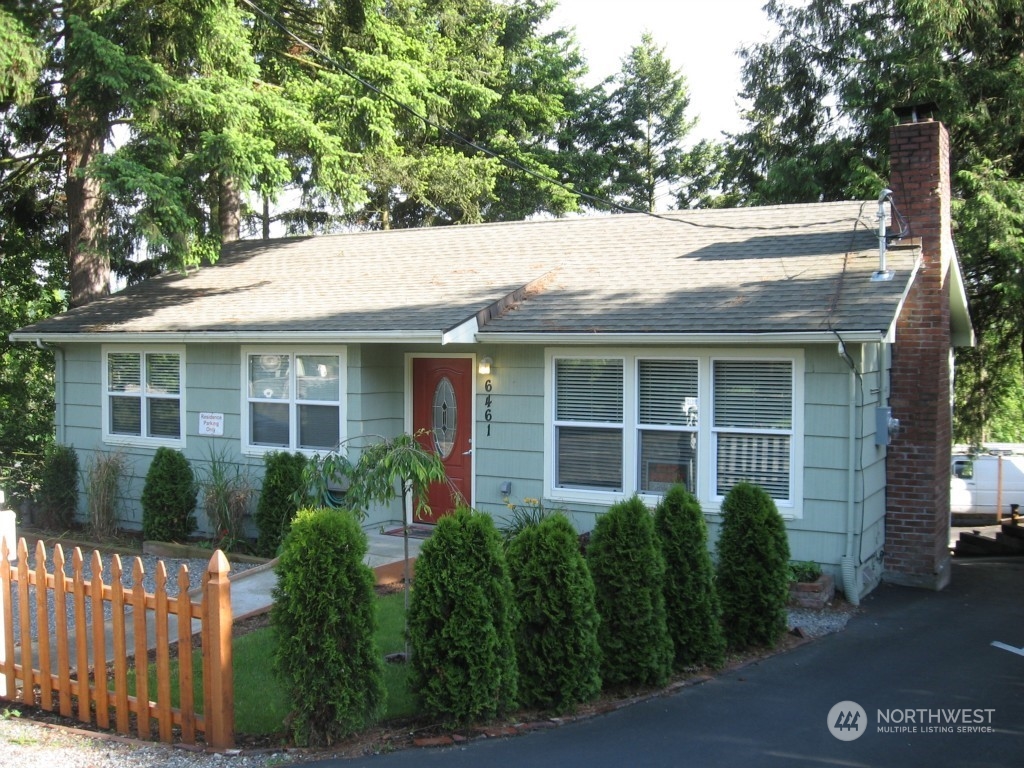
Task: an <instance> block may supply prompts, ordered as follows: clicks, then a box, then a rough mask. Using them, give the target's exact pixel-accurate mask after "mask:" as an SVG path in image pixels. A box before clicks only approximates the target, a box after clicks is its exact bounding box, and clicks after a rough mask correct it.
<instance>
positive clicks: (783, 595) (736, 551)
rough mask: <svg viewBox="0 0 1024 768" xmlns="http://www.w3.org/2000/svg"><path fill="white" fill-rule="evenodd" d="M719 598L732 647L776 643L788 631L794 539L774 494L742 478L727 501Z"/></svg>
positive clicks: (721, 540) (720, 541) (720, 552)
mask: <svg viewBox="0 0 1024 768" xmlns="http://www.w3.org/2000/svg"><path fill="white" fill-rule="evenodd" d="M717 547H718V549H717V551H718V584H717V586H718V597H719V600H720V601H721V603H722V626H723V628H724V630H725V639H726V642H727V643H728V645H729V647H730V648H732V649H734V650H743V649H745V648H749V647H751V646H768V647H771V646H773V645H775V643H776V642H777V641H778V639H779V638H780V637H781V636H782V634H783V633H784V632H785V631H786V603H787V601H788V600H789V575H790V570H789V540H788V538H787V537H786V526H785V524H784V523H783V521H782V516H781V515H779V511H778V509H777V508H776V507H775V502H774V501H772V498H771V496H769V495H768V493H767V492H766V491H765V490H764V489H762V488H759V487H758V486H756V485H751V484H750V483H739V484H737V485H735V486H733V488H732V490H730V491H729V493H728V494H727V495H726V497H725V499H724V500H723V501H722V528H721V531H720V533H719V536H718V545H717Z"/></svg>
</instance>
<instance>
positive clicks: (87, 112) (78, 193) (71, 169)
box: [64, 8, 110, 307]
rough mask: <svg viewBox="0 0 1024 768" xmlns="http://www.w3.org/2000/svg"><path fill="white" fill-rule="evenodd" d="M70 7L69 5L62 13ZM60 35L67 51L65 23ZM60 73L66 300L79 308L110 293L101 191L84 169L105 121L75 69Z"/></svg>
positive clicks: (98, 150)
mask: <svg viewBox="0 0 1024 768" xmlns="http://www.w3.org/2000/svg"><path fill="white" fill-rule="evenodd" d="M74 10H75V9H74V8H69V9H68V11H67V12H68V13H71V12H73V11H74ZM65 35H66V37H65V41H64V42H65V45H66V46H67V49H68V50H69V51H71V50H72V48H73V46H74V42H75V41H74V39H73V36H72V33H71V29H70V28H68V29H66V31H65ZM69 58H72V57H70V56H69ZM72 60H73V59H72ZM64 77H65V84H64V87H65V94H66V96H65V102H66V103H65V108H66V110H67V112H66V117H65V119H66V123H65V137H66V142H67V150H66V153H65V169H66V177H65V182H64V191H65V196H66V199H67V207H68V235H67V248H66V250H67V257H68V269H69V274H70V283H71V286H70V287H71V296H70V305H71V306H72V307H80V306H82V305H83V304H88V303H89V302H90V301H93V300H95V299H98V298H100V297H102V296H106V295H107V294H108V293H110V255H109V254H108V253H106V252H104V250H103V248H102V243H101V242H100V238H101V235H102V231H101V230H102V227H101V222H100V208H101V206H102V197H101V195H102V190H101V188H100V182H99V180H97V179H94V178H89V177H88V176H86V174H85V172H86V169H87V168H88V166H89V164H90V163H91V162H92V160H93V158H94V157H96V156H98V155H100V154H102V152H103V142H104V141H105V139H106V137H107V129H108V123H107V119H106V117H105V116H104V115H102V114H100V113H99V110H97V109H96V108H95V106H94V105H93V104H91V103H89V101H88V98H89V95H88V94H80V93H79V92H78V88H76V81H77V80H78V79H79V77H78V73H77V72H74V71H67V72H65V74H64Z"/></svg>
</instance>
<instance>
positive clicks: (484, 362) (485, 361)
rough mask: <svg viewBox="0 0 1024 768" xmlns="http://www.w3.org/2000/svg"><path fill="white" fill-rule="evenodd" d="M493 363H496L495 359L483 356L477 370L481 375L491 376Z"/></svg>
mask: <svg viewBox="0 0 1024 768" xmlns="http://www.w3.org/2000/svg"><path fill="white" fill-rule="evenodd" d="M492 365H494V361H493V360H492V359H491V358H490V357H481V358H480V362H478V363H477V366H476V372H477V373H479V374H480V375H481V376H489V375H490V373H491V366H492Z"/></svg>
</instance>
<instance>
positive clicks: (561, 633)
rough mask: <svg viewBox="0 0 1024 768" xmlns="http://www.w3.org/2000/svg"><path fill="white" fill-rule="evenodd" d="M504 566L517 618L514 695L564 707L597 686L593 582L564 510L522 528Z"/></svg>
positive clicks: (524, 701)
mask: <svg viewBox="0 0 1024 768" xmlns="http://www.w3.org/2000/svg"><path fill="white" fill-rule="evenodd" d="M507 557H508V569H509V574H510V576H511V577H512V589H513V594H514V598H515V604H516V608H517V609H518V612H519V622H518V624H517V625H516V633H515V643H516V658H517V660H518V663H519V700H520V703H522V704H524V705H526V706H529V707H538V708H541V709H547V710H554V711H556V712H564V711H569V710H571V709H572V708H573V707H574V706H575V705H577V704H580V703H582V702H585V701H589V700H590V699H593V698H594V697H595V696H597V694H598V693H600V691H601V666H600V660H601V652H600V647H599V646H598V644H597V627H598V621H599V619H598V616H597V609H596V607H595V604H594V582H593V580H592V579H591V578H590V569H589V568H587V563H586V561H585V560H584V559H583V555H582V554H581V553H580V550H579V543H578V539H577V535H576V530H575V529H574V528H573V527H572V523H570V522H569V520H568V518H566V517H565V516H564V515H553V516H551V517H548V518H546V519H544V520H542V521H541V522H539V523H537V524H535V525H533V526H530V527H527V528H524V529H522V530H521V531H520V532H519V533H518V534H517V535H516V536H515V537H514V538H513V539H512V540H511V542H510V543H509V546H508V555H507Z"/></svg>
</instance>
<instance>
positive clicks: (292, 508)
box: [256, 451, 306, 557]
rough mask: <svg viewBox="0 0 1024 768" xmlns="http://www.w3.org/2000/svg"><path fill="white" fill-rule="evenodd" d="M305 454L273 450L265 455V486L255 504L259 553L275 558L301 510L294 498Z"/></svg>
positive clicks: (300, 482) (298, 488) (300, 481)
mask: <svg viewBox="0 0 1024 768" xmlns="http://www.w3.org/2000/svg"><path fill="white" fill-rule="evenodd" d="M305 466H306V457H305V456H303V455H302V454H301V453H286V452H284V451H274V452H272V453H268V454H266V455H265V456H264V457H263V467H264V472H263V489H262V490H261V491H260V497H259V501H258V502H257V503H256V529H257V539H256V553H257V554H259V555H263V556H264V557H273V556H274V555H276V554H277V548H278V547H279V546H281V539H283V538H284V535H285V533H287V531H288V526H289V524H290V523H291V521H292V518H293V517H295V513H296V512H297V511H298V508H299V504H297V503H296V502H295V500H294V494H295V492H296V491H298V490H300V489H301V488H302V470H303V468H304V467H305Z"/></svg>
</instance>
